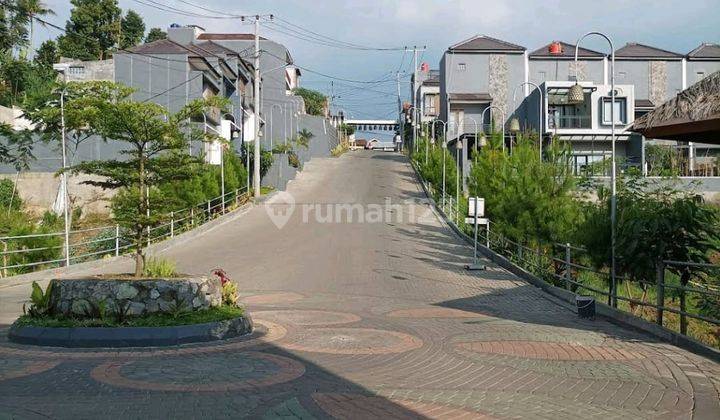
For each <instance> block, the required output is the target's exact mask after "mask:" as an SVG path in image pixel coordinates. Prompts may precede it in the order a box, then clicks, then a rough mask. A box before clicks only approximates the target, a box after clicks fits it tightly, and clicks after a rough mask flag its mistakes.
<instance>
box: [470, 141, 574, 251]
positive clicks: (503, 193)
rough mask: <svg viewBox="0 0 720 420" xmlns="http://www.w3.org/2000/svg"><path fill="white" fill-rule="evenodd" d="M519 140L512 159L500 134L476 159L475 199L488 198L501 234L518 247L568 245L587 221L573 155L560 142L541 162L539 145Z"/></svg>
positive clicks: (553, 144) (472, 179)
mask: <svg viewBox="0 0 720 420" xmlns="http://www.w3.org/2000/svg"><path fill="white" fill-rule="evenodd" d="M517 140H518V141H517V145H516V146H514V147H513V151H512V153H510V151H509V149H508V148H503V147H502V146H501V141H500V136H499V135H497V134H496V135H494V136H492V138H491V139H490V141H489V144H488V146H486V147H484V148H483V149H482V150H481V151H480V152H479V153H478V154H477V155H476V156H475V157H474V165H473V169H472V171H471V174H470V182H469V187H470V195H472V196H478V197H483V198H484V199H485V209H486V214H487V215H488V217H489V218H490V219H491V220H492V221H493V224H494V225H495V226H497V230H499V231H501V232H503V233H504V234H506V235H508V236H510V237H511V238H513V239H514V240H516V241H519V242H522V243H526V244H530V245H534V246H541V245H549V244H552V243H554V242H558V241H562V242H565V241H567V240H568V239H569V237H570V235H571V234H572V232H573V231H574V228H575V225H576V224H577V223H578V222H579V220H580V219H579V218H580V215H581V213H580V207H579V205H578V204H577V201H576V200H575V197H574V188H575V177H574V176H573V174H572V172H571V166H570V158H571V156H570V151H569V149H568V148H567V147H565V146H564V145H562V144H560V143H559V142H558V141H555V140H554V141H552V142H551V143H550V145H549V146H548V147H546V148H545V159H544V160H543V161H542V162H541V161H540V159H539V158H538V149H537V145H536V144H535V142H533V141H532V140H531V139H529V138H527V137H526V136H523V135H519V136H518V139H517Z"/></svg>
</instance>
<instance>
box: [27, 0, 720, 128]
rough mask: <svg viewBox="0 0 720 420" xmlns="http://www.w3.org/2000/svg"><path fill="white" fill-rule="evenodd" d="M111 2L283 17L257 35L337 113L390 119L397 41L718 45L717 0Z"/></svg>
mask: <svg viewBox="0 0 720 420" xmlns="http://www.w3.org/2000/svg"><path fill="white" fill-rule="evenodd" d="M45 1H46V3H47V4H48V6H50V8H52V9H53V10H54V11H55V13H56V14H57V15H56V16H50V17H47V20H49V21H51V22H53V23H57V24H59V25H61V26H64V24H65V21H66V20H67V19H68V17H69V15H70V8H71V6H70V0H45ZM119 4H120V7H121V8H122V9H123V10H127V9H133V10H135V11H137V12H139V13H140V15H141V16H142V17H143V19H144V20H145V24H146V27H147V29H148V30H149V29H150V28H151V27H160V28H163V29H166V28H167V27H168V26H169V25H170V24H172V23H178V24H196V25H199V26H202V27H204V28H206V29H207V30H208V32H243V33H246V32H251V31H252V29H253V28H252V25H249V24H243V23H242V22H240V21H239V20H238V19H215V18H208V17H200V16H187V15H188V14H199V15H206V16H208V15H212V16H220V15H219V14H218V13H213V12H210V11H208V10H207V9H211V10H215V11H224V12H225V13H226V14H227V15H255V14H274V15H275V16H277V17H278V18H279V19H282V20H276V21H275V22H276V23H275V24H263V26H262V28H261V35H262V36H264V37H266V38H270V39H273V40H275V41H278V42H280V43H282V44H284V45H285V46H286V47H288V49H289V50H290V53H291V55H292V56H293V58H294V60H295V62H296V64H298V65H299V66H302V67H305V68H307V69H308V70H311V71H315V72H319V73H323V74H325V75H327V76H333V77H335V78H336V79H335V80H334V84H335V86H334V89H333V92H334V93H335V96H336V97H335V98H334V104H335V106H336V109H339V108H342V109H344V110H345V111H346V112H347V113H348V114H349V115H350V116H351V117H353V118H389V119H393V118H395V116H396V110H397V84H396V80H395V73H396V72H397V71H401V72H404V75H402V76H401V94H402V97H403V98H404V100H407V98H408V97H409V91H410V83H409V74H410V73H411V72H412V70H413V68H412V62H411V58H412V53H408V52H406V51H404V49H403V48H404V47H406V46H407V47H409V48H412V47H413V46H418V47H423V46H425V47H427V48H426V50H425V51H423V52H422V53H419V54H418V57H419V63H422V62H426V63H428V64H429V65H430V68H437V67H438V63H439V61H440V58H441V57H442V54H443V52H444V51H445V50H446V49H447V47H448V46H450V45H453V44H455V43H457V42H459V41H462V40H464V39H467V38H470V37H472V36H474V35H476V34H484V35H488V36H491V37H495V38H500V39H503V40H506V41H509V42H512V43H515V44H519V45H522V46H525V47H527V48H528V50H530V51H532V50H534V49H536V48H539V47H542V46H543V45H546V44H548V43H549V42H551V41H553V40H561V41H565V42H569V43H572V44H574V43H575V41H576V40H577V39H578V38H579V36H581V35H582V34H584V33H586V32H589V31H600V32H603V33H605V34H607V35H608V36H610V38H612V40H613V42H614V44H615V46H616V48H618V47H620V46H622V45H624V44H625V43H626V42H640V43H645V44H649V45H653V46H656V47H659V48H663V49H666V50H670V51H675V52H678V53H687V52H689V51H690V50H692V49H694V48H695V47H697V46H698V45H699V44H700V43H701V42H716V43H720V0H682V1H677V0H673V1H669V0H574V1H569V0H566V1H561V0H544V1H537V0H493V1H487V0H448V1H441V0H412V1H410V0H395V1H393V0H263V1H243V0H233V1H227V0H120V1H119ZM153 6H155V7H153ZM197 6H199V7H197ZM158 7H160V8H164V9H177V10H175V11H168V10H159V9H158ZM203 8H204V9H203ZM178 10H179V11H180V12H178ZM223 16H226V15H223ZM289 24H293V25H297V26H299V27H301V28H303V29H307V30H310V31H313V32H315V33H316V34H320V35H322V36H325V37H330V38H332V39H334V40H338V41H342V42H345V43H352V44H356V45H361V46H363V47H372V48H381V49H391V50H388V51H366V50H357V49H355V50H349V49H347V48H337V47H334V46H328V45H320V44H319V43H317V42H316V41H309V40H303V39H299V38H298V37H296V36H293V35H289V34H288V33H287V32H288V28H292V27H290V26H289ZM278 25H280V26H278ZM295 28H296V27H295ZM280 31H282V32H286V33H281V32H280ZM57 35H58V32H57V31H56V30H54V29H50V28H40V29H39V31H38V36H37V38H36V43H39V42H42V41H43V40H45V39H48V38H54V37H56V36H57ZM313 37H316V36H313ZM582 46H584V47H587V48H592V49H596V50H598V51H608V46H607V43H606V42H605V41H604V40H602V39H600V38H599V37H598V38H596V39H592V38H588V39H587V40H586V41H584V42H583V44H582ZM311 71H304V73H303V78H302V81H301V84H302V85H303V86H304V87H307V88H311V89H316V90H320V91H322V92H323V93H326V94H328V93H330V92H331V86H330V81H331V80H333V79H331V78H328V77H324V76H320V75H318V74H315V73H312V72H311ZM338 79H347V80H351V81H352V82H350V81H344V80H338ZM360 82H366V83H360ZM367 82H374V83H367Z"/></svg>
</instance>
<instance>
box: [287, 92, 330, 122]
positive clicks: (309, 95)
mask: <svg viewBox="0 0 720 420" xmlns="http://www.w3.org/2000/svg"><path fill="white" fill-rule="evenodd" d="M293 94H294V95H297V96H300V97H301V98H303V100H304V101H305V110H306V111H307V113H308V114H310V115H320V116H322V115H324V113H325V105H326V104H327V96H325V95H323V94H322V93H320V92H318V91H316V90H311V89H306V88H296V89H293Z"/></svg>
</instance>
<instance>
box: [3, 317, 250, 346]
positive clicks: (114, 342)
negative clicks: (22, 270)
mask: <svg viewBox="0 0 720 420" xmlns="http://www.w3.org/2000/svg"><path fill="white" fill-rule="evenodd" d="M252 330H253V323H252V319H251V318H250V317H249V316H248V315H245V316H242V317H239V318H235V319H231V320H227V321H218V322H211V323H207V324H195V325H179V326H174V327H118V328H48V327H34V326H18V325H13V326H12V327H11V328H10V331H9V333H8V338H9V339H10V341H12V342H15V343H20V344H32V345H37V346H54V347H86V348H90V347H158V346H176V345H180V344H188V343H199V342H206V341H215V340H224V339H227V338H232V337H239V336H241V335H245V334H250V333H251V332H252Z"/></svg>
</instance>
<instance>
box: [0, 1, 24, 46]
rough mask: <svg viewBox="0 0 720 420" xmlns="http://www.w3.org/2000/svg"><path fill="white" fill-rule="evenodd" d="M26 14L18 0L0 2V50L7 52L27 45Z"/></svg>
mask: <svg viewBox="0 0 720 420" xmlns="http://www.w3.org/2000/svg"><path fill="white" fill-rule="evenodd" d="M28 23H29V17H28V14H27V13H26V12H25V10H23V8H22V7H21V6H20V1H19V0H6V1H4V2H3V3H0V52H5V53H9V52H11V51H12V50H14V49H19V48H23V47H25V46H27V45H28Z"/></svg>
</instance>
